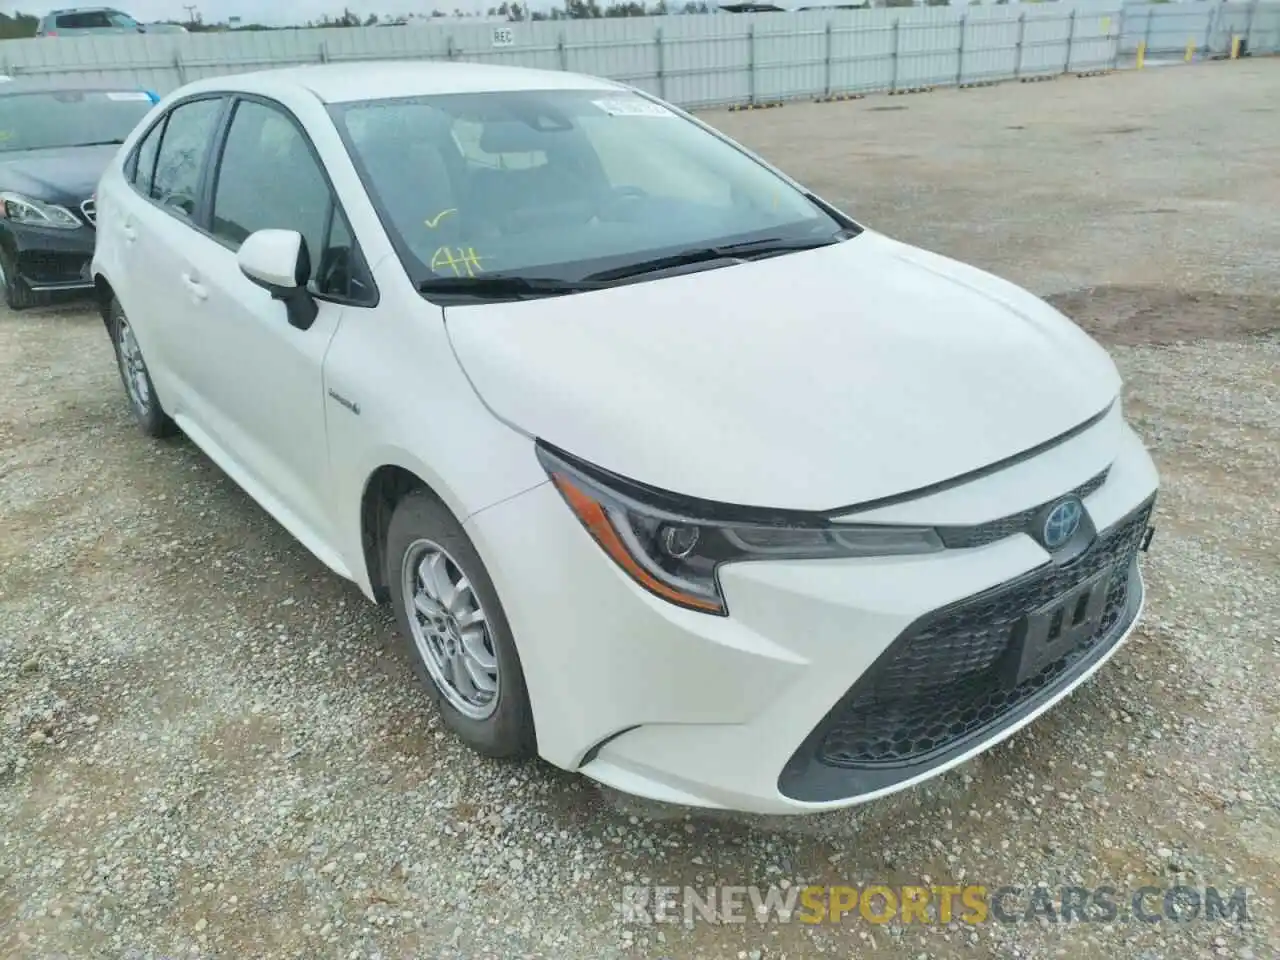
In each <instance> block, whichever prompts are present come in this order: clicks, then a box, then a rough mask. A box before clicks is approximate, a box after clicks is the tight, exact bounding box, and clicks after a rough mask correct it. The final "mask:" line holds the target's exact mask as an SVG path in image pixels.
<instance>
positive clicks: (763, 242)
mask: <svg viewBox="0 0 1280 960" xmlns="http://www.w3.org/2000/svg"><path fill="white" fill-rule="evenodd" d="M848 235H849V232H848V231H844V230H842V231H841V232H840V233H838V234H836V235H834V236H827V237H822V238H821V239H808V240H784V239H783V238H782V237H764V238H763V239H760V240H741V241H739V242H737V243H721V244H717V245H716V246H713V247H691V248H690V249H688V250H681V251H680V252H679V253H673V254H669V255H667V256H665V257H654V258H653V259H652V260H641V261H639V262H638V263H629V264H627V265H626V266H622V267H613V268H611V269H609V270H601V271H599V272H598V273H591V274H588V275H587V276H586V277H585V278H584V279H586V280H594V281H609V280H622V279H625V278H627V277H636V276H640V275H642V274H646V273H658V272H659V271H662V270H671V269H674V268H676V267H685V266H691V265H693V264H697V263H713V262H715V261H716V260H761V259H764V258H765V257H776V256H781V255H782V254H784V253H797V252H799V251H801V250H815V249H817V248H818V247H829V246H831V245H832V244H833V243H839V242H840V241H841V240H846V239H848Z"/></svg>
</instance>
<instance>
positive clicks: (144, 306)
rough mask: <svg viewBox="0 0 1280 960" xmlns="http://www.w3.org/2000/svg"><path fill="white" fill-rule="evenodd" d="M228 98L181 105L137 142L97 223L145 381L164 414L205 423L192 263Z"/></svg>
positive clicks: (200, 308) (199, 301) (200, 310)
mask: <svg viewBox="0 0 1280 960" xmlns="http://www.w3.org/2000/svg"><path fill="white" fill-rule="evenodd" d="M227 105H228V101H227V99H226V98H225V97H221V96H206V97H199V98H196V99H192V100H187V101H184V102H181V103H179V104H177V105H176V106H174V107H173V108H171V109H170V110H169V111H168V113H167V114H166V116H165V117H164V118H162V119H161V121H160V122H159V123H157V124H156V126H155V127H153V128H152V130H151V131H150V132H149V133H148V134H147V135H146V136H145V137H144V138H143V139H142V140H141V141H140V142H139V146H138V150H137V152H136V153H135V155H134V157H133V158H132V159H131V161H130V166H129V169H127V170H126V175H127V176H129V177H130V178H131V180H132V183H133V192H132V195H131V196H129V197H128V198H127V201H126V202H125V203H124V204H123V207H124V208H123V209H122V210H120V211H119V212H118V213H115V214H113V215H112V217H111V218H110V223H109V224H108V223H105V222H104V224H103V229H104V230H108V229H110V230H114V231H117V232H118V236H116V237H113V238H112V240H113V242H114V243H115V244H116V245H117V247H118V249H119V251H120V257H121V261H122V266H123V270H124V274H125V276H126V277H127V283H125V284H122V285H121V286H122V289H121V290H120V291H119V293H120V297H121V302H122V304H123V306H124V309H125V311H126V313H128V315H129V318H130V321H131V323H132V325H133V327H134V330H135V332H136V334H137V336H138V339H139V342H140V344H141V346H142V350H143V354H144V355H145V356H146V358H147V366H148V367H149V368H150V369H151V371H152V379H153V380H155V383H156V388H157V390H158V391H159V393H160V397H161V400H162V401H163V403H164V404H165V408H166V409H167V410H168V412H169V414H170V415H171V416H174V417H177V418H179V419H180V420H183V419H186V420H191V421H194V422H195V423H197V424H201V423H205V422H207V421H208V420H209V419H210V411H209V410H208V400H207V398H206V397H203V396H202V395H201V394H200V392H199V391H198V389H197V388H196V384H195V380H196V378H197V375H198V374H200V373H201V372H202V367H203V365H204V357H203V355H202V351H201V346H200V342H199V340H200V335H201V334H200V331H201V329H202V326H203V324H202V322H201V320H200V318H199V317H198V316H196V314H201V315H203V314H204V313H205V312H206V311H205V310H204V300H203V298H202V297H201V296H200V290H199V285H198V282H197V281H196V279H195V278H196V277H197V275H198V274H197V273H196V271H195V266H194V258H195V257H196V256H198V254H199V251H200V249H201V247H202V246H204V245H206V244H207V243H208V242H209V241H208V239H207V237H206V236H205V235H204V233H203V232H202V226H201V223H202V218H203V207H202V203H203V197H204V181H205V178H206V175H207V173H208V170H209V163H210V157H211V154H212V150H213V145H214V143H215V141H216V138H217V132H218V130H219V127H220V124H221V123H222V120H223V111H224V110H225V109H226V107H227Z"/></svg>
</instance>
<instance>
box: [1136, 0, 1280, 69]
mask: <svg viewBox="0 0 1280 960" xmlns="http://www.w3.org/2000/svg"><path fill="white" fill-rule="evenodd" d="M1122 24H1123V26H1122V28H1121V32H1120V53H1121V54H1133V53H1137V51H1138V46H1139V45H1140V44H1142V45H1145V50H1146V52H1147V53H1151V54H1157V55H1159V54H1168V53H1178V54H1183V55H1184V57H1185V54H1186V51H1187V50H1188V47H1190V50H1191V53H1192V55H1193V57H1204V56H1223V55H1226V54H1228V53H1229V52H1230V50H1231V41H1232V38H1233V37H1240V39H1241V41H1242V46H1243V49H1244V50H1245V52H1247V53H1276V52H1280V3H1274V2H1233V3H1215V2H1209V0H1200V2H1196V3H1139V4H1127V5H1126V6H1125V7H1124V11H1123V16H1122Z"/></svg>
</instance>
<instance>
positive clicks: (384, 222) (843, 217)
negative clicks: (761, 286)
mask: <svg viewBox="0 0 1280 960" xmlns="http://www.w3.org/2000/svg"><path fill="white" fill-rule="evenodd" d="M598 92H600V88H598V87H595V86H584V87H546V88H542V87H537V88H534V87H530V88H527V89H521V90H514V91H507V90H493V91H468V92H467V94H468V95H476V94H492V95H495V96H499V95H501V94H503V93H598ZM617 92H619V93H625V94H627V95H633V96H637V97H641V98H643V99H645V100H647V101H649V102H651V103H655V104H657V105H659V106H661V107H663V108H664V109H666V110H668V111H670V112H671V113H673V114H674V115H675V116H677V117H678V118H679V119H681V120H684V121H686V122H690V123H692V124H694V125H695V126H696V127H698V129H700V130H701V131H702V132H703V133H706V134H709V135H710V136H712V137H714V138H715V139H717V140H719V141H720V142H721V143H722V144H724V145H725V146H727V147H729V148H731V149H732V150H734V151H735V152H736V153H738V154H739V155H741V156H743V157H744V158H746V159H748V160H750V161H752V162H753V163H755V164H756V165H757V166H759V167H761V168H762V169H764V170H765V171H767V172H768V173H770V174H772V175H773V176H774V177H776V178H777V179H779V180H780V181H781V182H782V183H783V184H785V185H786V186H788V187H790V188H791V189H792V190H794V191H795V192H796V193H797V194H799V195H800V196H802V197H804V198H805V199H806V200H807V201H809V202H810V203H811V204H813V205H814V206H815V207H817V209H818V210H820V211H821V212H822V213H823V214H825V215H826V216H827V217H829V218H830V219H831V220H832V221H834V222H835V225H836V227H837V229H836V230H833V231H832V233H833V234H835V233H841V234H843V237H842V239H841V241H840V242H843V241H844V240H849V239H853V238H854V237H856V236H858V235H859V234H861V233H863V232H864V231H865V229H866V228H865V227H864V226H863V225H862V224H860V223H858V222H857V221H855V220H854V219H853V218H852V217H850V216H849V215H848V214H846V213H844V212H843V211H841V210H839V209H837V208H836V207H834V206H833V205H832V204H830V203H828V202H827V201H825V200H823V199H822V198H820V197H819V196H817V195H816V194H815V193H813V192H812V191H811V190H809V189H808V188H807V187H805V186H804V185H803V184H801V183H799V182H798V181H796V180H794V179H793V178H792V177H790V176H788V175H787V174H786V173H784V172H783V171H781V170H779V169H778V168H777V167H775V166H773V164H771V163H769V162H768V161H767V160H765V159H764V158H763V157H761V156H760V155H758V154H756V153H754V152H753V151H751V150H749V149H747V148H746V147H745V146H743V145H742V144H740V143H738V142H737V141H735V140H733V139H731V138H730V137H729V136H728V135H726V134H724V133H722V132H721V131H719V130H717V129H716V128H715V127H712V126H711V125H709V124H707V123H704V122H703V121H702V120H700V119H699V118H697V117H695V116H693V115H692V114H690V113H688V112H686V111H684V110H682V109H680V108H679V107H677V106H674V105H673V104H670V103H667V102H666V101H664V100H662V99H660V98H658V97H655V96H653V95H652V94H650V93H648V92H647V91H645V90H640V89H636V88H632V87H628V86H626V85H622V84H619V85H618V87H617ZM452 95H454V94H452V93H450V92H439V93H428V94H411V95H405V96H390V97H378V98H376V99H366V100H351V101H343V102H335V103H328V104H326V105H325V109H326V112H327V113H328V115H329V119H330V122H331V123H332V124H333V126H334V129H335V131H336V132H337V134H338V139H339V140H340V141H341V142H342V145H343V148H344V149H345V150H346V152H347V158H348V160H350V162H351V164H352V166H353V167H354V168H355V171H356V174H357V177H358V179H359V180H360V185H361V188H362V189H363V190H364V192H365V195H366V197H367V198H368V200H369V203H370V205H371V206H372V207H373V209H374V212H375V214H376V215H377V217H378V221H379V223H380V225H381V226H382V230H383V233H384V234H385V235H386V237H387V239H388V240H389V241H390V243H391V246H392V249H393V250H394V251H395V253H396V257H397V259H398V260H399V261H400V265H401V268H402V269H403V270H404V272H405V274H406V276H407V277H408V278H409V280H410V282H411V283H412V284H413V286H414V287H415V288H419V287H422V286H424V285H427V284H429V283H430V282H431V281H432V280H433V279H439V275H438V274H435V273H433V272H431V270H430V268H429V267H428V265H427V264H425V263H423V261H422V259H421V258H420V257H419V256H418V255H417V254H416V253H415V252H414V251H413V250H412V249H410V247H409V245H408V243H407V242H406V241H405V239H404V238H403V237H402V235H401V234H400V231H399V230H397V229H395V227H394V226H393V224H394V220H393V218H392V217H391V215H390V211H389V210H387V209H386V206H385V204H384V203H383V200H382V198H381V197H380V196H378V195H377V194H376V193H375V190H374V185H373V178H372V176H371V174H370V172H369V169H368V167H367V166H366V164H365V162H364V159H363V158H362V157H361V155H360V151H359V150H358V149H357V148H356V145H355V142H354V140H353V138H352V136H351V132H350V129H349V127H348V125H347V122H346V114H347V113H349V112H353V111H355V110H358V109H367V108H371V107H382V106H390V105H394V104H415V103H428V102H430V101H432V100H436V99H440V98H445V97H449V96H452ZM777 230H778V227H777V225H774V226H771V227H765V228H761V229H759V230H753V231H748V232H746V233H739V234H733V235H726V236H723V237H718V238H716V240H717V242H718V243H728V244H735V243H750V242H752V241H758V240H763V239H765V238H766V237H767V236H768V235H769V234H771V233H775V232H777ZM688 247H689V244H688V243H687V242H681V243H675V244H671V245H668V246H665V247H658V248H653V249H649V250H643V251H633V252H632V253H630V254H628V255H627V257H628V258H634V261H635V262H639V261H641V260H649V259H654V258H657V257H663V256H671V255H675V254H678V253H680V252H682V251H685V250H687V249H688ZM796 252H803V251H796ZM786 255H791V254H783V256H786ZM600 260H608V261H615V262H616V261H618V260H619V257H618V256H617V255H614V256H610V257H607V258H599V259H598V260H596V261H592V260H585V259H579V260H573V261H567V262H565V263H564V264H557V263H548V264H541V265H538V266H537V267H531V268H530V269H531V270H532V271H533V272H534V273H535V274H540V273H543V272H545V271H546V270H548V269H553V268H555V267H557V266H561V265H566V266H567V265H568V264H570V263H571V264H573V265H574V266H575V267H580V268H586V267H587V266H588V265H589V264H592V263H595V264H597V267H596V268H592V269H582V270H580V272H578V273H577V275H576V276H575V277H566V278H563V279H564V280H565V282H566V283H573V282H575V280H576V281H577V282H582V281H583V280H584V279H585V277H586V276H587V275H588V274H590V273H596V272H599V267H600V266H602V265H601V264H600ZM740 262H743V261H739V260H728V261H725V262H722V263H712V262H708V263H705V264H696V265H690V266H689V267H687V268H674V269H673V270H664V271H660V272H657V273H642V274H638V275H635V276H628V277H626V278H625V279H618V280H614V281H610V282H609V283H608V284H607V285H608V286H611V287H612V286H624V285H625V286H630V285H632V284H636V283H649V282H654V281H657V280H661V279H664V278H665V277H667V276H670V275H672V273H673V272H675V273H684V272H694V271H701V270H706V269H718V268H720V267H725V266H731V265H734V264H736V263H740ZM615 265H616V266H622V265H623V264H622V263H615ZM578 292H586V291H577V292H574V293H564V294H556V295H557V296H576V295H577V293H578ZM419 295H420V296H422V297H423V298H424V299H426V300H428V301H429V302H431V303H435V304H436V305H438V306H445V305H457V304H458V303H459V296H460V295H459V294H456V293H453V292H450V293H436V292H431V293H423V292H421V291H419ZM461 296H462V297H463V298H464V300H465V302H470V303H478V302H479V303H483V302H490V301H488V300H477V299H474V298H466V297H465V295H461ZM522 299H523V298H522Z"/></svg>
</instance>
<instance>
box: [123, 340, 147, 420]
mask: <svg viewBox="0 0 1280 960" xmlns="http://www.w3.org/2000/svg"><path fill="white" fill-rule="evenodd" d="M116 349H117V353H118V355H119V357H120V373H121V375H122V377H123V379H124V385H125V389H126V390H128V391H129V399H130V400H132V401H133V405H134V406H135V407H136V408H137V410H138V412H139V413H140V414H143V415H145V414H146V413H147V412H148V411H150V409H151V383H150V381H149V380H148V379H147V365H146V364H145V363H144V362H143V360H142V350H141V349H140V348H139V347H138V341H137V338H135V337H134V335H133V328H132V327H131V326H129V321H128V320H126V319H124V317H117V318H116Z"/></svg>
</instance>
